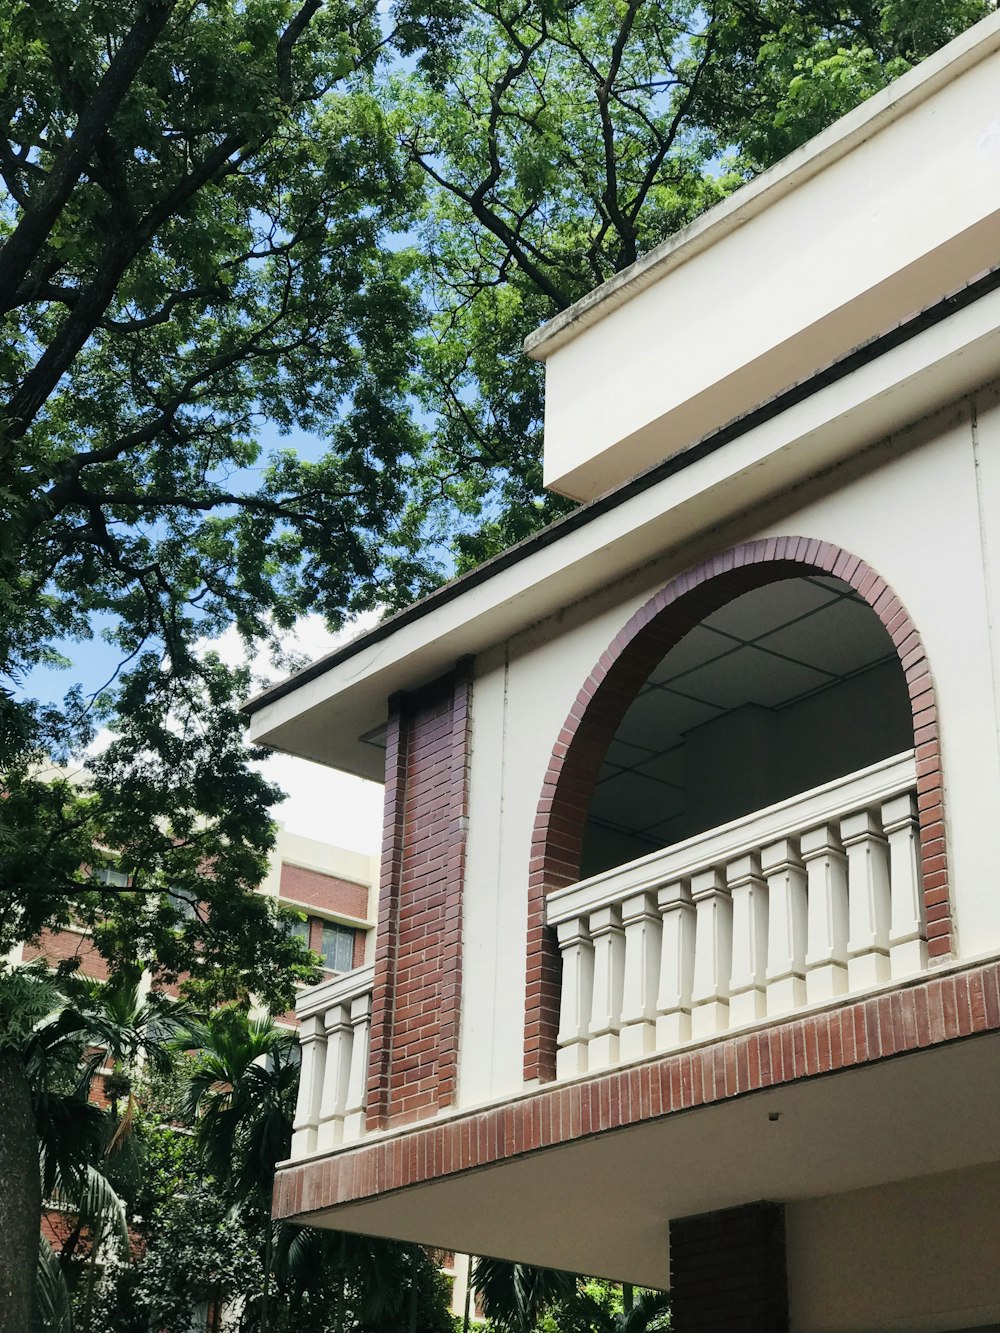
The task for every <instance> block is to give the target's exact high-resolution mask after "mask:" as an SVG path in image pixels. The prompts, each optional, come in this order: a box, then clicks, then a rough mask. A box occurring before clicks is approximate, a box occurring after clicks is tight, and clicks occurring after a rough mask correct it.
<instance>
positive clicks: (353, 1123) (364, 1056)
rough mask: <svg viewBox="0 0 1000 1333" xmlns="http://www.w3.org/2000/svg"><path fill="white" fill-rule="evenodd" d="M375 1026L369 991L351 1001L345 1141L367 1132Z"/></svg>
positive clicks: (357, 1137)
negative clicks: (371, 1042) (370, 1046)
mask: <svg viewBox="0 0 1000 1333" xmlns="http://www.w3.org/2000/svg"><path fill="white" fill-rule="evenodd" d="M371 1026H372V993H371V991H365V992H364V993H363V994H361V995H355V997H354V999H353V1000H352V1001H351V1027H352V1029H353V1040H352V1041H351V1067H350V1074H349V1075H348V1079H347V1105H346V1106H345V1107H344V1138H345V1139H359V1138H361V1136H362V1134H364V1132H365V1111H366V1108H367V1106H368V1042H369V1038H370V1036H371Z"/></svg>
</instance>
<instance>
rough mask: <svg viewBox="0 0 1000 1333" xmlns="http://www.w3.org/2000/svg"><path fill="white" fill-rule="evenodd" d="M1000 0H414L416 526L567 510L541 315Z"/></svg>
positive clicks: (486, 551)
mask: <svg viewBox="0 0 1000 1333" xmlns="http://www.w3.org/2000/svg"><path fill="white" fill-rule="evenodd" d="M989 8H990V6H989V5H988V4H987V3H985V0H851V2H850V3H836V4H834V3H829V0H709V3H704V2H703V0H668V3H662V2H661V0H656V2H655V3H654V0H623V2H622V3H617V2H616V3H610V0H555V3H546V4H528V3H524V2H523V0H474V2H470V3H464V2H463V0H450V2H449V0H433V3H432V2H431V0H425V2H424V3H420V0H417V2H416V3H415V4H414V5H413V6H412V7H411V8H410V10H409V11H408V14H409V23H408V25H407V26H405V27H404V28H403V30H402V32H401V41H402V42H403V43H404V45H405V47H406V49H407V50H408V51H410V52H411V53H412V54H413V57H414V59H413V63H412V68H409V69H407V70H406V71H405V72H400V71H387V72H386V75H385V93H384V96H385V98H386V99H387V101H388V103H389V104H390V105H391V106H392V107H394V109H395V117H394V122H393V123H394V125H395V127H396V133H397V136H398V138H399V142H400V145H401V147H402V150H403V151H404V152H405V153H406V155H407V156H408V158H409V160H410V161H411V163H412V164H413V165H414V166H415V167H416V168H417V169H418V170H419V171H420V172H421V173H422V174H423V176H424V179H425V184H426V188H427V192H428V203H427V208H426V212H425V214H424V217H423V220H422V222H421V225H420V239H421V242H422V249H423V252H424V255H425V261H424V266H423V276H424V280H425V284H426V297H427V304H428V307H429V311H430V312H431V318H430V333H429V335H428V336H427V337H426V338H425V339H424V341H423V345H422V358H421V365H420V372H419V377H418V391H419V393H420V397H421V401H422V403H423V406H424V408H425V410H426V412H427V413H428V416H429V417H430V419H431V421H432V423H433V445H432V447H431V448H430V450H429V451H428V452H427V454H426V455H425V456H424V459H423V466H424V485H423V488H422V489H421V490H420V491H419V493H418V494H419V503H418V504H417V506H416V507H415V510H414V516H413V523H414V526H415V528H416V529H417V530H419V531H420V532H423V533H427V534H429V535H430V536H432V537H433V538H434V539H435V540H448V537H447V535H446V534H447V533H449V532H455V533H457V535H456V536H455V537H454V538H452V539H451V543H452V547H453V549H454V550H455V551H456V554H457V558H458V561H459V565H460V567H467V566H469V565H472V564H475V563H477V562H478V561H480V560H482V559H483V558H485V557H486V556H489V555H491V554H493V553H494V552H496V551H498V550H500V549H503V548H504V547H505V546H508V545H510V544H511V543H512V542H513V541H516V540H518V539H519V538H520V537H522V536H524V535H525V533H527V532H529V531H531V530H532V529H533V528H535V527H537V526H539V525H540V524H541V523H542V522H544V521H547V520H548V519H550V518H552V517H555V516H557V515H558V514H559V513H561V512H565V510H566V509H567V508H568V505H567V503H566V502H565V501H561V500H558V499H555V498H553V497H544V496H543V493H542V490H541V472H540V459H541V429H542V374H541V368H540V367H538V366H536V365H534V364H532V363H531V362H530V361H528V360H527V359H526V358H525V356H524V355H523V353H522V342H523V339H524V338H525V337H526V335H528V334H529V333H531V332H532V331H533V330H534V329H535V328H536V327H538V326H539V325H540V324H542V323H544V322H545V321H546V320H547V319H550V318H551V317H552V316H554V315H556V314H557V313H558V312H559V311H561V310H564V309H565V308H566V307H567V306H568V305H570V304H571V303H572V302H573V301H575V300H577V299H578V298H579V297H581V296H583V295H584V294H585V293H587V292H588V291H590V290H591V289H593V288H594V287H597V286H599V285H600V284H601V283H602V282H604V281H606V280H607V279H609V278H611V277H613V276H614V275H615V274H616V273H619V272H621V270H622V269H624V268H626V267H627V266H628V265H629V264H631V263H633V262H634V261H635V260H636V259H637V258H638V257H639V256H641V255H643V254H647V253H648V252H649V251H650V250H652V249H653V248H654V247H655V246H657V245H658V244H659V243H660V242H661V241H663V240H665V239H666V238H667V237H668V236H669V235H671V234H672V233H673V232H675V231H677V230H678V229H679V228H681V227H683V226H684V225H685V224H687V223H689V222H690V221H692V220H693V219H694V218H695V217H696V216H697V215H698V214H699V213H701V212H703V211H704V210H705V209H706V208H707V207H709V206H710V205H711V204H713V203H715V202H716V201H717V200H720V199H721V198H723V197H724V196H725V195H726V194H727V193H729V192H730V191H732V190H733V189H734V188H736V187H737V186H739V185H740V184H742V183H743V182H744V181H746V180H748V179H750V178H751V177H752V176H753V175H755V174H756V173H758V172H760V171H761V170H763V169H764V168H766V167H768V166H770V165H771V164H772V163H774V162H775V161H777V160H778V159H779V158H781V157H783V156H784V155H785V154H787V153H788V152H790V151H791V150H792V149H794V148H796V147H798V146H799V145H800V144H802V143H803V142H805V141H806V140H807V139H808V138H809V137H811V136H812V135H814V134H815V133H817V132H818V131H819V130H821V129H823V128H825V127H826V126H827V125H829V124H830V123H831V122H832V121H833V120H834V119H836V117H837V116H839V115H841V114H843V113H844V112H846V111H848V110H850V109H851V107H853V106H855V105H857V104H858V103H859V102H861V101H863V100H864V99H865V98H866V97H868V96H870V95H871V94H872V93H873V92H875V91H877V90H878V89H880V88H882V87H884V86H885V85H886V84H887V83H888V82H889V81H890V80H891V79H893V78H895V77H897V76H898V75H899V74H901V73H902V72H903V71H904V70H906V69H908V68H909V67H910V66H911V65H913V64H914V63H916V62H917V61H919V60H921V59H923V57H924V56H926V55H928V54H930V53H931V52H933V51H935V50H936V49H937V48H938V47H939V46H941V45H942V44H943V43H945V42H946V41H948V40H949V39H950V38H951V37H953V36H955V35H956V34H957V33H959V32H961V31H962V30H963V29H964V28H965V27H967V26H968V25H969V24H971V23H972V22H974V21H975V20H976V19H978V18H980V17H982V16H983V15H984V14H985V13H987V12H988V10H989ZM678 317H679V318H681V317H683V312H678ZM428 507H430V508H431V511H432V514H433V515H436V516H437V518H438V520H439V526H435V525H434V523H433V522H431V523H430V524H428V523H427V522H426V521H425V520H424V517H423V516H424V514H425V512H426V510H427V508H428ZM456 511H457V513H458V514H459V515H461V516H463V517H464V521H460V522H456Z"/></svg>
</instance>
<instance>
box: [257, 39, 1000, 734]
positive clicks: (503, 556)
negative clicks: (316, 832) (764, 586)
mask: <svg viewBox="0 0 1000 1333" xmlns="http://www.w3.org/2000/svg"><path fill="white" fill-rule="evenodd" d="M998 17H1000V16H998ZM998 289H1000V266H998V267H997V268H993V269H989V270H988V271H987V272H986V273H985V274H982V275H980V276H978V277H977V278H975V279H973V280H972V281H971V282H969V283H967V284H966V285H965V286H964V287H961V288H959V289H958V290H957V291H956V292H952V293H950V294H949V295H948V296H945V297H943V298H942V299H941V300H940V301H938V302H937V303H936V304H934V305H933V306H928V307H927V309H926V310H922V311H919V312H918V313H917V314H916V315H913V316H911V317H910V318H909V319H907V320H904V321H903V322H902V323H901V324H897V325H896V326H895V328H892V329H889V330H888V331H887V332H885V333H881V334H876V336H875V337H873V338H870V339H868V341H867V342H864V343H861V344H860V345H859V346H858V347H855V348H853V349H852V350H851V351H850V352H847V353H846V354H845V355H844V356H842V357H840V358H839V359H838V360H836V361H831V362H830V363H829V365H827V366H824V367H821V368H820V369H819V370H817V371H815V372H814V373H813V374H812V375H810V376H809V378H808V379H805V380H800V381H799V382H798V383H797V384H793V385H790V386H789V387H788V388H787V389H783V390H782V391H781V392H780V393H778V394H775V395H774V397H772V398H769V399H767V400H766V401H765V402H763V403H760V404H758V405H757V406H756V407H754V408H751V410H750V411H749V412H746V413H744V414H743V415H742V416H739V417H735V418H734V419H733V420H732V421H729V422H726V423H725V424H724V425H722V426H719V427H717V428H716V429H715V430H714V431H711V432H710V433H709V434H708V435H703V436H702V437H701V438H700V439H698V440H695V441H694V442H693V443H692V444H690V445H688V446H686V447H685V448H683V449H681V450H679V451H678V452H677V453H675V454H672V455H671V456H670V457H669V458H665V459H662V460H661V461H660V462H658V463H654V464H653V465H652V466H651V467H649V468H647V469H646V470H645V471H644V472H640V473H639V474H638V475H637V476H635V477H632V478H630V479H629V480H628V481H626V482H623V483H622V484H621V485H620V486H618V487H616V488H614V489H613V490H610V491H605V492H604V494H603V495H599V496H597V497H596V498H595V499H593V500H589V501H588V502H587V503H586V504H582V505H580V507H579V508H578V509H574V510H572V511H571V512H570V513H569V514H566V515H564V516H563V517H562V518H559V519H556V520H555V522H553V523H550V524H549V525H548V526H547V527H544V528H541V529H540V530H539V531H538V532H534V533H531V534H530V535H529V536H527V537H524V538H522V539H521V541H519V542H518V543H517V544H516V545H514V546H511V547H508V549H507V550H505V551H501V552H499V554H497V555H495V556H492V557H491V558H490V559H489V560H486V561H484V562H483V563H482V564H481V565H477V566H476V567H475V568H474V569H470V570H469V571H468V572H467V573H465V574H460V575H459V576H458V577H457V578H454V579H450V580H449V581H448V582H447V583H444V584H442V585H441V587H439V588H435V589H434V591H433V592H430V593H428V594H427V595H426V596H425V597H422V598H421V599H420V600H419V601H417V602H412V603H411V604H410V605H409V606H406V607H403V609H402V610H401V611H397V612H396V613H395V614H394V615H392V616H389V617H388V619H386V620H383V621H382V622H381V623H380V624H378V625H375V626H374V627H373V628H372V629H370V630H366V631H365V632H364V633H362V634H359V635H358V637H357V638H356V639H352V640H351V641H350V642H349V643H346V644H344V645H343V647H341V648H335V649H334V650H333V651H332V652H330V653H327V654H326V655H325V656H323V657H320V658H318V659H317V660H316V661H315V662H312V663H310V665H309V666H307V667H303V668H302V669H301V670H300V671H297V672H295V673H294V674H293V675H291V676H288V677H286V678H285V679H284V680H282V681H278V683H277V684H275V685H271V686H269V687H268V688H267V689H266V690H262V691H261V692H260V693H259V694H256V695H254V696H253V697H251V698H250V699H248V700H247V701H246V702H245V703H244V704H243V705H242V706H241V710H240V711H241V712H243V713H246V714H247V715H248V716H253V714H255V713H259V712H260V711H261V709H263V708H266V707H267V706H268V705H269V704H272V703H276V702H277V701H278V700H279V699H282V698H284V697H285V696H286V695H288V694H291V693H293V692H294V691H295V690H297V689H298V688H299V687H300V686H302V685H307V684H308V683H309V682H310V681H312V680H315V679H316V678H317V677H318V676H322V675H325V673H326V672H327V671H330V670H332V669H333V668H334V667H336V666H339V665H340V663H341V662H346V661H348V660H349V659H350V658H352V657H354V656H355V655H356V654H357V653H359V652H361V651H362V650H363V649H365V648H368V647H371V646H372V645H374V644H377V643H381V642H383V641H384V640H385V639H388V638H390V637H391V636H392V635H393V634H395V633H396V632H397V630H400V629H403V628H405V627H406V626H407V625H409V624H412V623H413V622H414V621H416V620H420V619H422V618H423V617H424V616H425V615H429V614H430V613H431V612H432V611H434V610H436V609H437V607H439V606H444V605H447V603H449V602H452V601H454V600H455V599H456V598H458V597H460V596H462V595H464V594H465V593H466V592H468V591H469V590H470V589H472V588H475V587H478V586H479V585H480V584H482V583H485V582H486V581H487V580H488V579H491V578H493V577H494V575H496V574H500V573H502V572H503V571H504V570H505V569H509V568H510V567H511V566H513V565H516V564H519V563H520V562H521V560H523V559H526V558H527V557H528V556H529V555H532V554H533V553H534V552H535V551H538V550H544V548H545V547H547V546H550V545H552V543H553V542H556V541H558V540H559V539H560V538H561V537H562V536H564V535H565V534H566V533H569V532H574V531H576V529H577V528H581V527H585V526H586V525H587V524H588V523H590V522H592V521H593V520H594V519H597V518H599V517H600V516H601V515H602V514H605V513H607V512H608V511H610V510H612V509H616V508H617V507H618V506H619V505H621V504H624V503H625V502H626V501H627V500H630V499H631V498H632V497H633V496H635V495H640V494H642V492H643V491H647V490H649V489H650V488H651V487H653V486H655V485H658V484H659V482H661V481H664V480H666V479H667V478H668V477H672V476H675V475H676V474H677V473H678V472H682V471H683V470H684V469H685V468H687V467H690V466H692V465H693V464H694V463H698V462H700V461H701V460H702V459H703V458H707V457H708V456H709V455H710V454H713V453H715V452H716V450H718V449H721V448H723V447H724V446H725V445H727V444H729V443H730V442H731V441H732V440H735V439H739V438H740V437H741V436H743V435H747V434H749V432H750V431H751V430H754V429H755V428H756V427H757V426H760V425H762V424H763V423H764V422H766V421H770V420H772V419H773V418H774V417H777V416H780V415H781V413H782V412H784V411H786V410H787V409H788V408H790V407H794V406H795V405H796V404H798V403H801V402H804V401H805V400H806V399H807V398H811V397H813V396H814V395H815V394H817V393H820V392H821V391H822V390H823V389H825V388H827V387H828V386H829V385H831V384H835V383H837V381H839V380H841V379H844V378H846V376H848V375H850V374H852V373H853V372H854V371H855V370H858V369H860V368H861V367H862V366H865V365H867V364H869V363H870V362H872V361H877V360H878V358H879V357H881V356H884V355H886V354H887V353H888V352H891V351H893V350H894V349H895V348H896V347H900V346H902V345H903V344H904V343H907V342H909V341H910V340H911V339H913V338H915V337H917V336H918V335H919V334H921V333H923V332H925V330H927V329H930V328H933V327H934V326H935V325H936V324H940V323H942V322H943V321H944V320H946V319H948V318H949V317H950V316H951V315H953V314H957V313H958V312H959V311H961V310H964V309H966V307H968V306H970V305H973V304H975V302H976V301H978V300H981V299H982V298H983V297H985V296H989V295H990V294H991V293H992V292H994V291H997V290H998Z"/></svg>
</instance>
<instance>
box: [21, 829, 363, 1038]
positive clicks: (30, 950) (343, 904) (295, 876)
mask: <svg viewBox="0 0 1000 1333" xmlns="http://www.w3.org/2000/svg"><path fill="white" fill-rule="evenodd" d="M94 873H95V874H96V875H97V876H99V877H105V878H106V879H107V880H108V881H109V882H110V883H119V884H127V883H128V876H127V875H126V874H125V873H124V872H123V871H120V870H118V869H117V868H116V867H115V866H114V865H113V864H111V863H110V862H109V864H108V865H106V866H100V867H98V869H97V870H96V871H95V872H94ZM378 878H379V875H378V857H377V856H367V855H364V854H363V853H361V852H353V851H348V850H347V849H346V848H342V847H333V846H331V845H330V844H329V843H326V842H322V841H320V840H318V839H316V838H306V837H303V836H302V835H300V834H297V833H292V832H290V831H289V830H288V829H286V828H285V827H284V825H283V824H281V823H279V824H278V830H277V838H276V841H275V845H274V848H273V850H272V852H271V855H270V858H269V863H268V872H267V877H266V878H265V880H264V882H263V884H261V886H260V892H261V893H264V894H267V895H268V896H270V897H274V898H277V899H279V901H280V902H281V905H282V906H283V907H288V908H291V909H293V910H294V911H296V912H299V913H301V914H302V915H303V916H304V918H305V919H304V920H302V921H297V922H295V924H294V926H293V929H294V930H295V931H296V933H298V934H300V935H301V937H302V939H303V940H304V941H305V942H306V943H307V944H308V945H309V947H310V948H311V949H313V950H315V952H316V953H318V954H319V956H320V958H321V959H322V960H323V964H324V967H325V969H326V971H327V972H328V974H329V975H330V976H334V975H336V974H339V973H342V972H348V971H351V970H352V969H353V968H358V967H363V966H364V965H365V963H367V962H370V961H371V959H372V958H373V956H374V948H375V938H374V933H375V919H376V906H377V901H378ZM192 910H193V909H192ZM39 956H42V957H45V958H47V959H49V960H50V961H51V962H53V963H56V962H59V961H60V960H61V959H65V958H79V959H80V971H81V973H82V975H83V976H89V977H95V978H97V979H98V980H100V981H103V980H105V979H106V978H107V975H108V968H107V964H106V962H105V960H104V959H103V958H102V957H101V955H100V954H99V953H98V952H97V950H96V948H95V947H94V945H93V943H92V941H91V939H90V936H89V934H88V932H87V931H86V930H83V929H77V928H75V927H73V926H69V927H67V928H66V929H64V930H56V931H44V932H43V933H42V935H41V937H40V939H39V940H38V942H37V943H35V944H26V945H23V946H22V948H21V951H20V958H19V959H13V960H12V961H15V962H16V961H22V960H23V961H24V962H27V961H29V960H30V959H32V958H37V957H39ZM168 989H170V990H176V987H168ZM289 1017H290V1018H291V1016H289Z"/></svg>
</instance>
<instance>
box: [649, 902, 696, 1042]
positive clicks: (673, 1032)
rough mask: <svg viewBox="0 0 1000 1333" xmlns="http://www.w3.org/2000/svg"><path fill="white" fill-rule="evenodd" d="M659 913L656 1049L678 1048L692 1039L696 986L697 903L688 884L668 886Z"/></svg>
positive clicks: (658, 903)
mask: <svg viewBox="0 0 1000 1333" xmlns="http://www.w3.org/2000/svg"><path fill="white" fill-rule="evenodd" d="M656 905H657V908H658V909H659V912H660V940H661V943H660V986H659V991H658V993H657V997H656V1049H657V1050H661V1051H662V1050H665V1049H667V1048H668V1047H670V1046H679V1045H680V1044H681V1042H683V1041H687V1040H688V1038H689V1037H690V1036H691V988H692V986H693V985H694V925H695V921H694V903H693V902H692V901H691V887H690V885H689V884H688V882H687V880H678V881H677V882H676V883H674V884H666V885H664V887H663V888H662V889H660V890H659V891H658V893H657V895H656Z"/></svg>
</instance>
